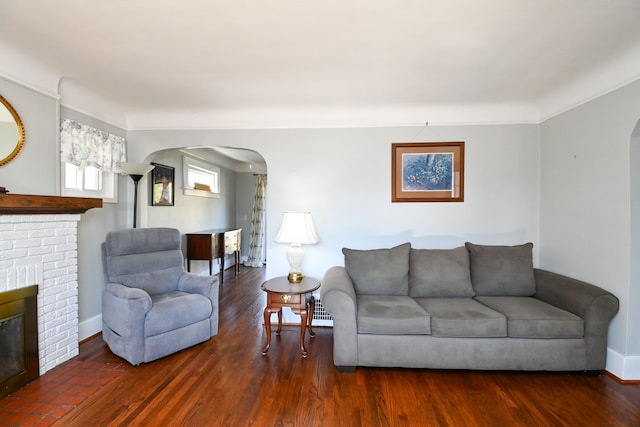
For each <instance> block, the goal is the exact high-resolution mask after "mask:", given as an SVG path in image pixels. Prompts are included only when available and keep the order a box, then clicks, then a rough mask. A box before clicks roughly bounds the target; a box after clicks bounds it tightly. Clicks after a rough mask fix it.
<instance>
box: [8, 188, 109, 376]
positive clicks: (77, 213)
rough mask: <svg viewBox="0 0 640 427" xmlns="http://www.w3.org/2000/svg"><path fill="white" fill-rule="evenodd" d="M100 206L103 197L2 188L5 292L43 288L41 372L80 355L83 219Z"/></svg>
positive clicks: (39, 321)
mask: <svg viewBox="0 0 640 427" xmlns="http://www.w3.org/2000/svg"><path fill="white" fill-rule="evenodd" d="M0 188H1V187H0ZM97 207H102V200H101V199H88V198H79V197H57V196H33V195H19V194H6V193H2V192H0V293H4V292H10V291H15V290H20V289H24V288H28V287H31V286H34V285H37V287H38V288H37V289H38V294H37V336H38V367H39V374H40V375H42V374H44V373H45V372H47V371H48V370H50V369H52V368H53V367H55V366H57V365H59V364H61V363H63V362H65V361H67V360H69V359H70V358H72V357H74V356H76V355H77V354H78V282H77V270H78V250H77V233H78V221H80V218H81V214H82V213H84V212H86V211H87V210H88V209H91V208H97Z"/></svg>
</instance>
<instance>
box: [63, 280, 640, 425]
mask: <svg viewBox="0 0 640 427" xmlns="http://www.w3.org/2000/svg"><path fill="white" fill-rule="evenodd" d="M263 280H264V271H263V270H262V269H251V268H242V270H241V273H240V276H239V278H236V277H234V275H233V271H232V270H228V271H227V272H226V273H225V281H224V286H223V287H222V288H221V291H220V307H221V308H220V332H219V334H218V335H217V336H216V337H214V338H212V339H211V340H209V341H208V342H206V343H203V344H200V345H198V346H195V347H192V348H190V349H187V350H185V351H182V352H180V353H178V354H174V355H172V356H169V357H166V358H164V359H161V360H158V361H155V362H153V363H149V364H144V365H141V366H138V367H132V366H129V365H127V367H126V368H125V372H123V373H121V374H120V375H119V376H117V377H116V378H115V379H113V380H112V381H111V382H109V383H108V384H107V385H106V386H105V387H103V388H102V389H100V390H99V391H98V392H96V393H95V394H93V395H91V396H90V397H89V398H88V399H86V400H85V401H84V402H82V403H81V404H79V405H78V406H77V407H75V408H74V409H73V410H71V411H70V412H69V413H68V414H67V415H65V416H64V418H62V419H61V420H60V421H59V422H58V423H57V424H56V425H64V426H83V427H84V426H107V425H108V426H112V425H113V426H135V425H145V426H344V427H347V426H348V427H351V426H479V427H480V426H482V427H484V426H572V427H574V426H639V425H640V385H637V384H632V385H629V384H627V385H623V384H620V383H619V382H617V381H616V380H615V379H614V378H612V377H610V376H608V375H601V376H587V375H583V374H579V373H519V372H468V371H432V370H412V369H371V368H358V369H357V370H356V372H355V373H340V372H338V371H337V370H336V369H335V367H334V366H333V361H332V351H333V344H332V329H331V328H326V327H315V328H314V330H315V332H316V337H315V338H313V339H309V338H308V337H307V350H308V351H309V356H308V357H307V358H306V359H303V358H302V357H301V356H300V351H299V346H298V344H299V328H298V327H296V326H285V327H284V329H283V331H282V334H281V335H280V336H276V335H275V334H274V335H273V340H272V345H271V349H270V350H269V352H268V354H267V355H266V356H262V354H261V348H262V346H263V345H264V343H265V332H264V328H263V323H262V320H263V319H262V312H263V308H264V304H265V301H266V298H265V295H264V292H262V291H261V290H260V283H262V281H263ZM399 351H401V349H400V350H399ZM75 359H77V360H80V361H92V362H107V363H111V362H113V363H117V362H120V361H121V359H119V358H118V357H116V356H114V355H112V354H111V353H110V352H109V350H108V348H107V347H106V345H105V344H104V343H103V341H102V338H101V337H100V336H97V337H95V338H93V339H91V340H89V341H87V342H85V343H83V344H82V345H81V346H80V355H79V356H77V358H75Z"/></svg>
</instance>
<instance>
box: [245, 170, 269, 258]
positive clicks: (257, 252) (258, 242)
mask: <svg viewBox="0 0 640 427" xmlns="http://www.w3.org/2000/svg"><path fill="white" fill-rule="evenodd" d="M255 177H256V192H255V195H254V198H253V213H252V215H251V235H250V239H249V256H248V257H247V261H246V262H245V263H244V265H246V266H247V267H262V266H263V265H264V263H265V255H264V232H265V221H266V218H265V211H264V204H265V203H264V202H265V195H266V190H267V176H266V175H256V176H255Z"/></svg>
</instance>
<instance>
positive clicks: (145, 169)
mask: <svg viewBox="0 0 640 427" xmlns="http://www.w3.org/2000/svg"><path fill="white" fill-rule="evenodd" d="M118 167H119V168H120V169H122V170H123V171H124V173H125V174H127V175H129V176H130V177H131V179H132V180H133V228H136V218H137V217H138V183H139V182H140V180H141V179H142V177H143V176H145V175H146V174H148V173H149V172H151V170H152V169H153V165H150V164H147V163H134V162H122V163H118Z"/></svg>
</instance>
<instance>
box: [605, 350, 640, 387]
mask: <svg viewBox="0 0 640 427" xmlns="http://www.w3.org/2000/svg"><path fill="white" fill-rule="evenodd" d="M605 369H606V370H607V372H608V373H609V374H610V375H611V376H612V377H614V378H616V379H617V380H618V381H619V382H621V383H624V384H627V383H629V384H631V383H640V356H623V355H622V354H620V353H618V352H617V351H614V350H612V349H610V348H608V349H607V366H606V368H605Z"/></svg>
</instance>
